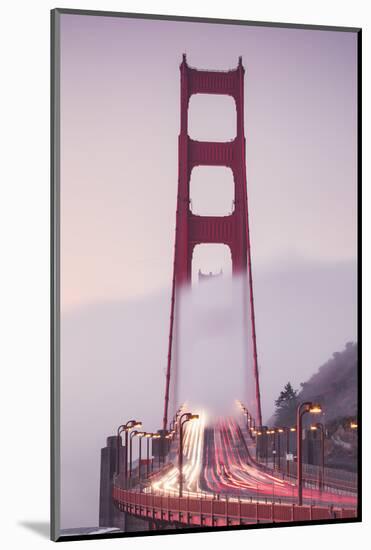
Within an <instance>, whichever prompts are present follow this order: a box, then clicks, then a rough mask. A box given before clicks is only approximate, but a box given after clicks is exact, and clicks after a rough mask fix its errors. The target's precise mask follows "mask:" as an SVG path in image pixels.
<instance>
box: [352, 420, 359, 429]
mask: <svg viewBox="0 0 371 550" xmlns="http://www.w3.org/2000/svg"><path fill="white" fill-rule="evenodd" d="M350 427H351V429H352V430H356V429H357V428H358V423H357V422H356V421H355V420H352V421H351V423H350Z"/></svg>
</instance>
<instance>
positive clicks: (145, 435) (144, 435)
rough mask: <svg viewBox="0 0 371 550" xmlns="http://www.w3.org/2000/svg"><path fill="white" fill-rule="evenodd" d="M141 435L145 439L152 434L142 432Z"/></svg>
mask: <svg viewBox="0 0 371 550" xmlns="http://www.w3.org/2000/svg"><path fill="white" fill-rule="evenodd" d="M143 437H144V438H145V439H149V438H150V437H152V434H149V433H146V434H143Z"/></svg>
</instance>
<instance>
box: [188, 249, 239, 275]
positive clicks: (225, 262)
mask: <svg viewBox="0 0 371 550" xmlns="http://www.w3.org/2000/svg"><path fill="white" fill-rule="evenodd" d="M231 275H232V258H231V251H230V248H229V246H227V245H226V244H214V243H208V244H198V245H196V246H195V248H194V249H193V255H192V285H197V284H198V283H200V282H205V281H207V280H212V279H213V278H220V277H223V278H225V277H230V276H231Z"/></svg>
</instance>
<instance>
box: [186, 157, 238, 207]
mask: <svg viewBox="0 0 371 550" xmlns="http://www.w3.org/2000/svg"><path fill="white" fill-rule="evenodd" d="M189 185H190V199H191V204H190V208H191V211H192V213H193V214H195V215H196V216H229V215H231V214H232V212H233V210H234V180H233V173H232V170H231V169H230V168H226V167H224V166H196V167H195V168H193V170H192V173H191V179H190V184H189Z"/></svg>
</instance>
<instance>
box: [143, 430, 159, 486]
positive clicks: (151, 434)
mask: <svg viewBox="0 0 371 550" xmlns="http://www.w3.org/2000/svg"><path fill="white" fill-rule="evenodd" d="M155 435H158V434H153V433H146V435H145V436H144V439H146V440H147V468H146V471H147V477H148V476H149V440H150V439H152V438H153V437H154V436H155Z"/></svg>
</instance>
